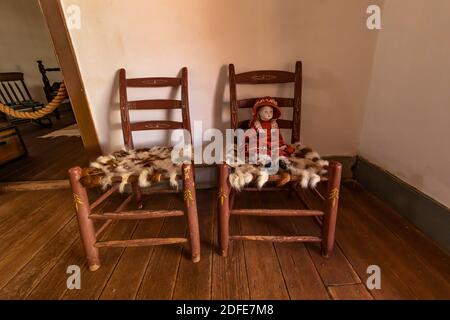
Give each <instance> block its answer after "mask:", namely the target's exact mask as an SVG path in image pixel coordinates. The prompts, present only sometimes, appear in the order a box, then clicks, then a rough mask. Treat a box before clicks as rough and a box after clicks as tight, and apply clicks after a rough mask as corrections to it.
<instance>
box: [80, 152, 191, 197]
mask: <svg viewBox="0 0 450 320" xmlns="http://www.w3.org/2000/svg"><path fill="white" fill-rule="evenodd" d="M186 150H191V146H187V147H185V148H184V149H181V150H180V151H179V152H173V148H172V147H165V146H155V147H152V148H143V149H130V150H126V149H124V150H121V151H117V152H114V153H112V154H110V155H108V156H100V157H98V158H97V160H95V161H94V162H92V163H91V164H90V167H89V168H84V169H83V170H82V178H81V179H80V182H81V183H82V184H83V186H85V187H94V186H102V188H103V189H106V188H107V187H109V186H111V185H112V183H113V178H115V177H119V178H121V182H120V186H119V191H120V192H123V191H124V189H125V186H126V185H127V184H128V183H129V182H130V181H129V178H130V177H131V176H138V179H137V181H138V184H139V186H140V187H143V188H144V187H149V186H151V185H152V183H156V182H160V181H161V179H162V178H166V179H169V182H170V185H171V186H172V187H174V188H178V182H177V175H180V174H181V166H182V164H183V162H185V163H186V162H188V163H189V162H190V161H191V153H192V152H191V151H186ZM183 153H184V154H185V155H183ZM172 159H174V160H176V162H175V163H174V162H173V161H172Z"/></svg>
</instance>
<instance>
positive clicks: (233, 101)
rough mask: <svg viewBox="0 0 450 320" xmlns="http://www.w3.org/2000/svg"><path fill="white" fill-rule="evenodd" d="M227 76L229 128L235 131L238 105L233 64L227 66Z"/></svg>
mask: <svg viewBox="0 0 450 320" xmlns="http://www.w3.org/2000/svg"><path fill="white" fill-rule="evenodd" d="M228 75H229V81H230V117H231V118H230V121H231V127H232V128H233V129H234V130H236V129H237V128H238V105H237V93H236V72H235V70H234V64H232V63H231V64H230V65H229V66H228Z"/></svg>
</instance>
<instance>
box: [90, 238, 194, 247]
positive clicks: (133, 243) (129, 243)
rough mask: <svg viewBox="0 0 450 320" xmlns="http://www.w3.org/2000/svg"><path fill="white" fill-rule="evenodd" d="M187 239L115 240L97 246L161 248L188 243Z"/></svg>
mask: <svg viewBox="0 0 450 320" xmlns="http://www.w3.org/2000/svg"><path fill="white" fill-rule="evenodd" d="M187 241H188V239H187V238H148V239H132V240H114V241H102V242H97V243H96V244H95V246H96V247H97V248H101V247H144V246H159V245H165V244H176V243H184V242H187Z"/></svg>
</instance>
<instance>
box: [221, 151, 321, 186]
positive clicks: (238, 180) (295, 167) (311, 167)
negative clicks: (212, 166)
mask: <svg viewBox="0 0 450 320" xmlns="http://www.w3.org/2000/svg"><path fill="white" fill-rule="evenodd" d="M292 147H294V149H295V151H294V153H292V154H291V155H290V156H289V157H280V160H283V161H284V162H285V163H286V164H287V170H282V169H281V168H280V171H279V173H278V174H279V175H280V176H281V180H280V181H279V182H278V184H277V186H282V185H284V184H286V183H288V182H289V181H291V180H292V178H291V177H292V176H297V177H298V184H300V186H301V187H302V188H305V189H306V188H308V187H311V188H314V187H315V186H316V185H317V183H319V182H320V180H321V176H322V175H324V174H326V173H327V170H326V168H325V167H327V166H328V161H327V160H323V159H321V157H320V155H319V154H318V153H317V152H316V151H314V150H312V149H311V148H308V147H306V146H303V145H301V144H300V143H295V144H293V145H292ZM228 164H229V165H230V166H231V167H232V170H233V171H232V173H231V174H230V176H229V181H230V184H231V186H232V187H233V188H234V189H236V190H240V189H242V188H243V187H244V186H245V185H247V184H249V183H251V182H252V181H256V185H257V187H258V188H262V187H263V186H264V184H265V183H266V182H267V181H268V180H269V172H268V169H267V168H266V167H265V166H264V164H263V163H258V164H231V163H228Z"/></svg>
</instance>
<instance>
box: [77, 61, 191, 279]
mask: <svg viewBox="0 0 450 320" xmlns="http://www.w3.org/2000/svg"><path fill="white" fill-rule="evenodd" d="M179 86H181V100H156V99H152V100H139V101H129V100H128V98H127V87H139V88H147V87H179ZM119 90H120V112H121V119H122V130H123V138H124V142H125V146H126V147H127V148H129V149H132V148H134V144H133V136H132V132H133V131H141V130H172V129H186V130H187V131H189V132H190V131H191V126H190V118H189V102H188V71H187V68H183V69H182V75H181V78H162V77H159V78H134V79H130V78H128V79H127V78H126V72H125V69H121V70H120V74H119ZM157 109H181V112H182V118H183V119H182V121H181V122H176V121H144V122H135V123H133V122H130V117H129V114H130V110H157ZM190 143H191V144H192V141H190ZM81 174H82V169H81V168H79V167H75V168H72V169H70V170H69V177H70V182H71V185H72V189H73V193H74V199H75V206H76V211H77V217H78V222H79V226H80V233H81V239H82V242H83V246H84V250H85V252H86V256H87V260H88V264H89V268H90V270H92V271H95V270H97V269H98V268H99V267H100V258H99V253H98V248H99V247H128V246H132V247H136V246H150V245H164V244H176V243H184V242H188V241H189V242H190V246H191V255H192V261H193V262H199V261H200V234H199V226H198V217H197V202H196V193H195V177H194V166H193V164H192V163H185V164H183V165H182V170H181V179H182V183H183V191H184V203H185V210H143V209H142V192H141V189H140V187H139V185H138V182H137V181H138V179H137V176H136V177H133V176H131V177H130V178H129V179H128V181H130V182H131V186H132V193H131V194H130V195H129V196H128V197H127V199H126V200H125V201H124V202H123V203H122V204H121V205H120V206H119V207H118V209H117V210H116V211H115V212H109V213H98V214H97V213H96V214H93V213H91V211H92V210H93V209H94V208H95V207H97V206H98V205H99V204H100V203H102V202H103V201H105V200H106V199H107V198H108V197H109V196H111V195H112V194H113V193H114V192H116V191H117V190H118V185H117V184H114V185H113V186H112V187H111V188H110V189H109V190H108V191H106V192H105V193H104V194H103V195H102V196H100V197H99V198H98V199H97V200H96V201H95V202H93V203H92V204H89V200H88V196H87V190H86V189H85V187H84V186H83V185H82V184H81V182H80V178H81ZM133 181H134V182H133ZM113 182H120V180H119V181H115V180H113ZM172 192H173V193H176V192H179V191H177V190H171V189H169V190H168V189H163V190H159V189H158V190H151V191H150V193H151V194H158V193H172ZM187 195H188V196H187ZM133 198H134V200H135V202H136V203H137V206H138V210H133V211H127V210H125V208H126V207H127V205H128V204H129V203H130V202H131V200H133ZM182 215H186V216H187V224H188V229H189V238H151V239H137V240H134V239H133V240H118V241H106V242H98V241H97V237H98V236H99V234H100V233H102V232H103V231H104V230H105V229H106V227H107V226H108V225H109V224H110V223H111V222H112V221H113V220H140V219H151V218H163V217H173V216H182ZM94 220H105V221H106V222H105V223H104V224H103V225H102V226H101V227H100V228H99V229H98V230H95V227H94V223H93V222H94Z"/></svg>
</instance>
